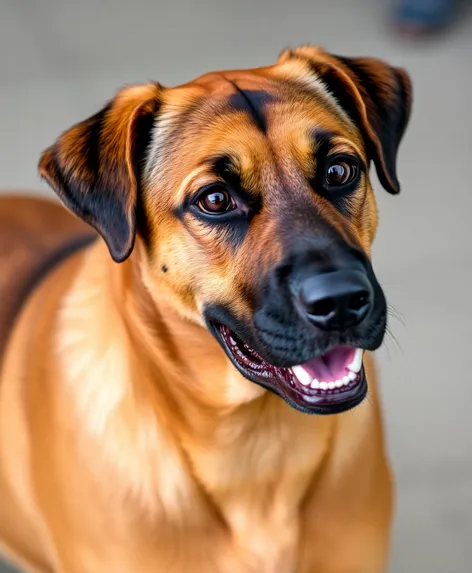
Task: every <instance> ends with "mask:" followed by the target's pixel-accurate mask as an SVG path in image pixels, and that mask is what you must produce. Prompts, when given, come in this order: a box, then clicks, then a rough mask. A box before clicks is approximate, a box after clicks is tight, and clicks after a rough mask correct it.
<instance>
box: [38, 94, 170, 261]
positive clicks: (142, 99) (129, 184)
mask: <svg viewBox="0 0 472 573" xmlns="http://www.w3.org/2000/svg"><path fill="white" fill-rule="evenodd" d="M161 92H162V88H161V87H160V86H159V85H158V84H154V83H150V84H145V85H140V86H132V87H127V88H124V89H123V90H121V91H120V92H119V93H118V94H117V95H116V97H115V98H114V99H113V100H112V101H111V102H110V103H109V104H108V105H106V106H105V107H104V108H103V109H102V110H101V111H99V112H98V113H97V114H95V115H94V116H92V117H90V118H89V119H86V120H85V121H82V122H81V123H78V124H77V125H75V126H73V127H72V128H70V129H69V130H67V131H66V132H64V133H63V134H62V135H61V136H60V137H59V139H58V140H57V141H56V143H55V144H54V145H52V146H51V147H49V148H48V149H46V150H45V151H44V152H43V154H42V156H41V159H40V162H39V172H40V174H41V176H42V177H44V179H46V180H47V181H48V183H49V184H50V185H51V187H52V188H53V189H54V191H56V193H57V194H58V195H59V197H60V198H61V199H62V201H63V202H64V203H65V205H66V206H67V207H68V208H69V209H70V210H71V211H72V212H74V213H75V214H76V215H77V216H78V217H80V218H81V219H83V220H84V221H85V222H87V223H88V224H90V225H91V226H92V227H94V228H95V229H96V230H97V231H98V232H99V233H100V235H101V236H102V237H103V239H104V240H105V242H106V244H107V245H108V248H109V250H110V254H111V256H112V257H113V259H114V260H115V261H116V262H122V261H124V260H125V259H126V258H127V257H128V256H129V255H130V253H131V251H132V250H133V246H134V240H135V235H136V210H137V195H138V187H139V161H140V159H141V158H142V156H143V153H144V151H145V149H146V146H147V144H148V142H149V137H150V134H151V130H152V126H153V124H154V119H155V116H156V114H157V112H158V108H159V105H160V95H161Z"/></svg>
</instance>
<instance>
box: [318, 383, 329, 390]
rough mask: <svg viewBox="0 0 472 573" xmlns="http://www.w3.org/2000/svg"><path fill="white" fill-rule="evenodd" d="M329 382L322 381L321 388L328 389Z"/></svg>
mask: <svg viewBox="0 0 472 573" xmlns="http://www.w3.org/2000/svg"><path fill="white" fill-rule="evenodd" d="M327 389H328V382H320V390H327Z"/></svg>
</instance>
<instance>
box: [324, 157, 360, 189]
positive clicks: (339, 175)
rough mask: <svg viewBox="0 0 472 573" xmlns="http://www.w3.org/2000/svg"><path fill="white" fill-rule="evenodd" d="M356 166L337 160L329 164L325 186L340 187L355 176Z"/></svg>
mask: <svg viewBox="0 0 472 573" xmlns="http://www.w3.org/2000/svg"><path fill="white" fill-rule="evenodd" d="M357 172H358V169H357V166H356V165H354V164H353V163H349V162H347V161H344V160H343V161H341V160H337V161H335V162H333V163H331V165H329V167H328V169H327V171H326V186H327V187H341V186H342V185H346V184H347V183H350V182H351V181H352V180H353V179H354V178H355V177H356V176H357Z"/></svg>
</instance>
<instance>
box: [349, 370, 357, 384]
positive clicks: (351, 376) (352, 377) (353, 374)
mask: <svg viewBox="0 0 472 573" xmlns="http://www.w3.org/2000/svg"><path fill="white" fill-rule="evenodd" d="M347 377H348V378H349V380H351V382H353V381H354V380H355V379H356V378H357V373H356V372H349V374H348V375H347Z"/></svg>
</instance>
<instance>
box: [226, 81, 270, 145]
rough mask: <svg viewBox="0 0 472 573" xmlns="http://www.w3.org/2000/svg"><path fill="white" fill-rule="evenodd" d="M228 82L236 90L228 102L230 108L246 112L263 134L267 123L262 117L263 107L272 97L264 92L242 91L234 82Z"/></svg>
mask: <svg viewBox="0 0 472 573" xmlns="http://www.w3.org/2000/svg"><path fill="white" fill-rule="evenodd" d="M228 81H229V83H230V84H231V85H233V86H234V89H235V90H236V93H234V94H232V95H231V96H230V97H229V100H228V101H229V103H230V105H231V107H233V108H235V109H240V110H242V111H246V112H248V113H249V114H250V115H251V117H252V119H253V121H254V123H255V124H256V125H257V127H258V128H259V129H260V131H262V133H264V134H265V133H266V131H267V123H266V118H265V115H264V106H265V105H266V104H267V103H270V102H271V101H272V100H273V99H274V96H272V95H271V94H269V93H268V92H266V91H264V90H243V89H241V88H240V87H239V86H238V85H237V84H236V82H234V81H232V80H228Z"/></svg>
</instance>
